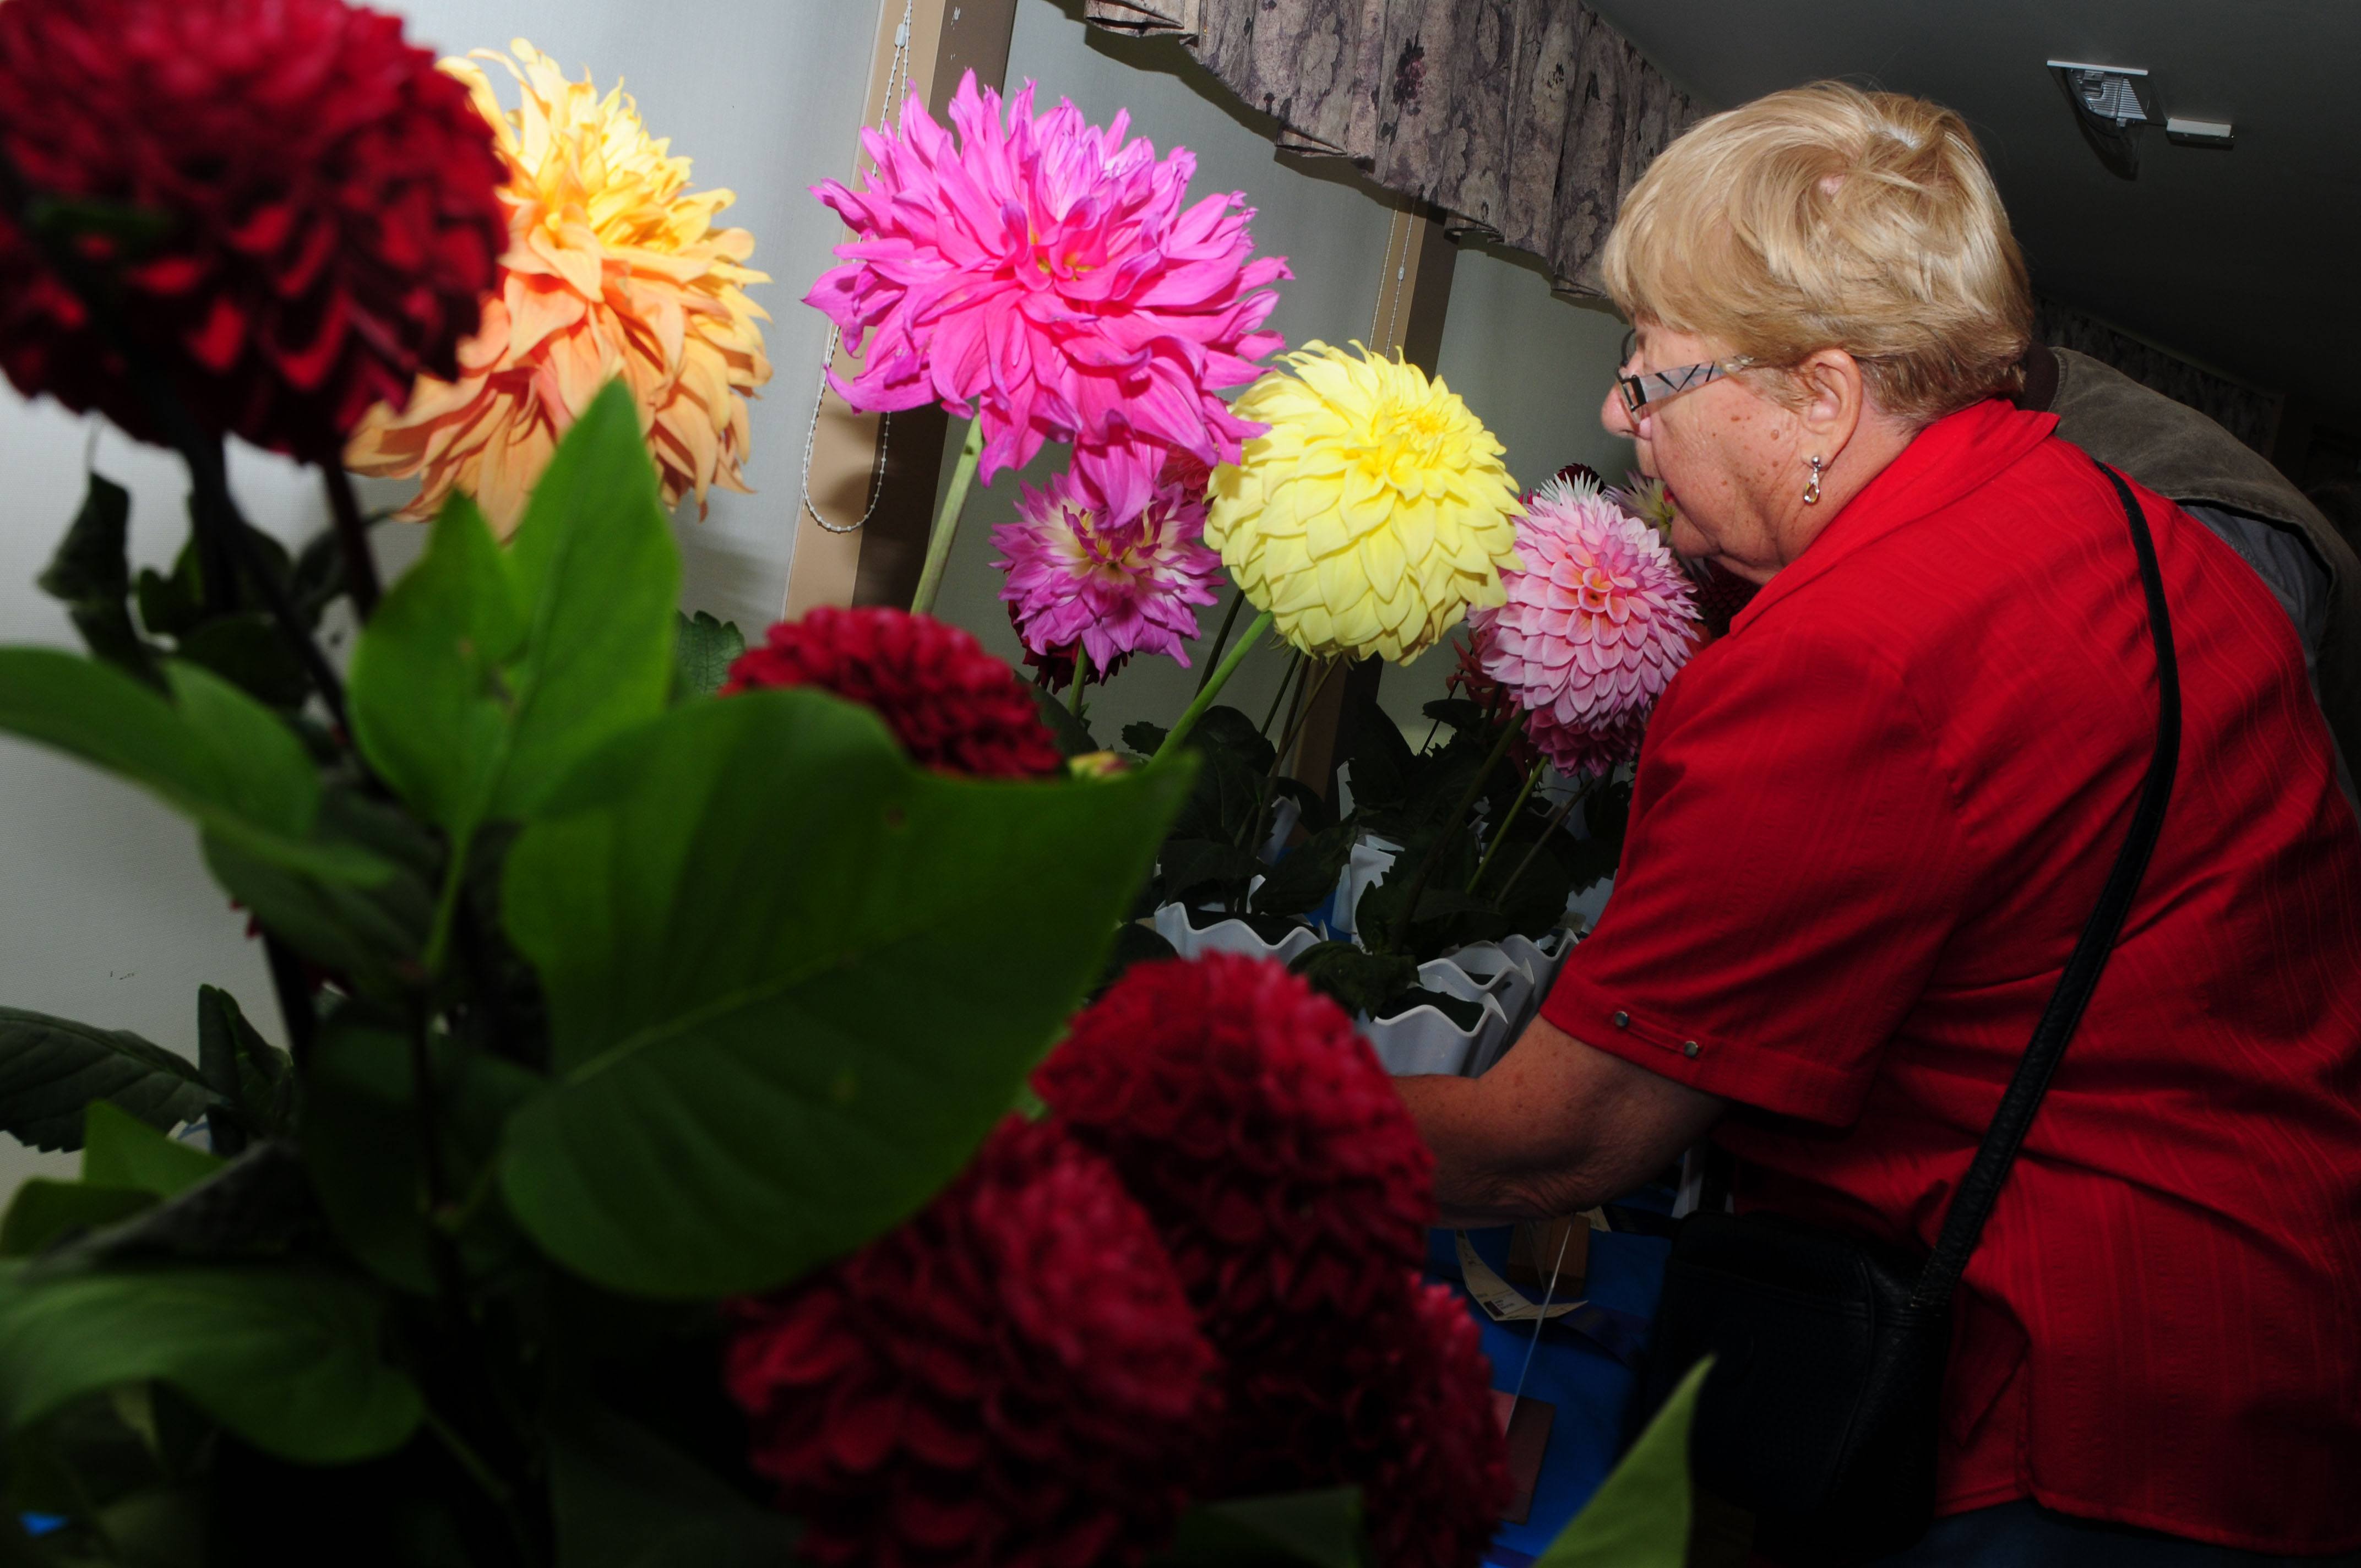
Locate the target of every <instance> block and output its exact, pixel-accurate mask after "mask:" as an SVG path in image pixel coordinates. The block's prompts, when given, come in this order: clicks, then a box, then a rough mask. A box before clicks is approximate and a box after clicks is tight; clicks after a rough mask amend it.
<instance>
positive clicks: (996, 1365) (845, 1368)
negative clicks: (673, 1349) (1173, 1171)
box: [726, 1117, 1218, 1568]
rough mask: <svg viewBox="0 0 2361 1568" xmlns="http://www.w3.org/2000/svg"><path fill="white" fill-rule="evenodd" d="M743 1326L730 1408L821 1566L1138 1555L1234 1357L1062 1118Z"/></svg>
mask: <svg viewBox="0 0 2361 1568" xmlns="http://www.w3.org/2000/svg"><path fill="white" fill-rule="evenodd" d="M734 1311H735V1315H736V1316H737V1318H738V1320H739V1324H740V1326H739V1328H738V1330H737V1332H736V1334H735V1337H734V1338H733V1341H732V1343H731V1344H730V1350H729V1354H728V1359H727V1363H726V1369H727V1378H728V1383H729V1388H730V1397H731V1398H734V1399H736V1400H737V1401H738V1403H739V1404H740V1405H741V1406H742V1407H743V1408H744V1409H745V1410H746V1411H747V1413H748V1414H749V1415H750V1416H751V1417H752V1422H753V1429H754V1453H753V1463H754V1467H755V1468H756V1469H757V1470H758V1471H760V1472H761V1473H763V1475H767V1476H769V1477H771V1478H772V1479H773V1480H774V1481H776V1482H777V1483H778V1484H779V1486H780V1488H781V1490H782V1493H783V1500H784V1502H785V1505H786V1507H787V1508H790V1509H792V1510H793V1511H794V1512H795V1513H796V1515H797V1517H799V1518H800V1519H803V1521H804V1525H805V1533H804V1537H803V1548H802V1550H803V1552H804V1553H805V1554H806V1555H807V1556H809V1557H812V1558H814V1559H815V1560H817V1561H818V1562H821V1563H853V1562H860V1563H882V1564H895V1565H906V1568H917V1565H923V1564H931V1563H996V1564H1013V1565H1016V1568H1030V1565H1032V1564H1043V1565H1053V1568H1086V1565H1090V1564H1097V1563H1114V1564H1128V1563H1137V1562H1138V1561H1139V1560H1140V1558H1141V1557H1142V1556H1143V1555H1145V1554H1146V1553H1147V1552H1149V1551H1152V1550H1154V1549H1155V1548H1156V1547H1158V1546H1159V1545H1161V1544H1162V1543H1163V1541H1165V1540H1166V1539H1168V1538H1169V1537H1170V1534H1171V1531H1172V1527H1173V1525H1174V1523H1175V1522H1176V1521H1177V1520H1178V1519H1180V1511H1181V1509H1182V1508H1185V1507H1186V1506H1187V1504H1188V1501H1189V1498H1190V1497H1191V1493H1192V1490H1193V1488H1192V1485H1191V1484H1192V1483H1193V1482H1194V1481H1195V1480H1196V1479H1197V1478H1198V1475H1199V1474H1200V1469H1199V1466H1200V1464H1201V1462H1202V1453H1203V1447H1202V1444H1203V1442H1204V1440H1205V1437H1206V1435H1207V1431H1206V1429H1207V1421H1208V1418H1210V1417H1211V1416H1212V1414H1213V1411H1214V1409H1216V1407H1217V1398H1218V1397H1217V1395H1216V1394H1215V1392H1214V1388H1213V1379H1212V1374H1213V1367H1214V1360H1213V1351H1212V1350H1211V1349H1210V1348H1208V1347H1207V1345H1206V1343H1205V1342H1204V1340H1203V1339H1202V1337H1201V1336H1200V1335H1199V1333H1198V1332H1197V1328H1196V1324H1195V1322H1194V1321H1193V1320H1192V1319H1191V1315H1190V1311H1189V1303H1188V1300H1187V1299H1186V1298H1185V1297H1184V1296H1182V1294H1181V1292H1180V1282H1179V1280H1177V1279H1176V1278H1175V1277H1173V1273H1172V1266H1171V1263H1170V1260H1169V1259H1167V1257H1166V1256H1165V1255H1164V1249H1163V1247H1162V1245H1160V1244H1159V1242H1158V1241H1157V1238H1156V1233H1155V1231H1154V1230H1153V1229H1152V1228H1151V1227H1150V1226H1149V1224H1148V1219H1147V1216H1146V1215H1144V1214H1142V1213H1141V1212H1140V1211H1139V1208H1138V1205H1137V1204H1136V1203H1134V1202H1133V1201H1132V1200H1131V1199H1130V1198H1129V1197H1128V1196H1126V1193H1125V1191H1124V1190H1123V1186H1122V1183H1121V1182H1119V1181H1118V1180H1117V1179H1115V1172H1114V1171H1113V1170H1112V1169H1111V1168H1109V1167H1108V1166H1107V1164H1106V1163H1105V1162H1104V1160H1102V1159H1101V1158H1100V1157H1098V1156H1096V1155H1094V1154H1092V1153H1091V1152H1090V1151H1089V1150H1087V1149H1084V1148H1083V1147H1082V1146H1080V1145H1078V1144H1076V1143H1074V1142H1073V1141H1072V1140H1071V1139H1070V1138H1068V1137H1067V1136H1065V1135H1063V1134H1062V1133H1061V1132H1060V1130H1059V1129H1057V1128H1056V1127H1055V1126H1054V1125H1051V1124H1028V1123H1026V1122H1024V1121H1021V1120H1019V1119H1017V1118H1015V1117H1012V1118H1010V1119H1009V1120H1008V1121H1006V1122H1005V1123H1003V1124H1001V1126H1000V1128H999V1130H998V1131H997V1132H995V1133H994V1135H993V1136H992V1138H991V1139H990V1140H989V1141H988V1142H986V1144H985V1145H984V1146H983V1152H982V1153H980V1154H979V1155H978V1156H977V1157H976V1161H975V1164H974V1165H973V1166H972V1168H970V1169H969V1171H968V1173H967V1174H966V1175H965V1176H963V1177H961V1179H959V1180H958V1181H957V1182H955V1183H953V1184H952V1185H951V1187H950V1188H949V1189H948V1190H945V1191H944V1192H943V1194H942V1195H941V1196H940V1197H939V1198H937V1199H936V1200H935V1201H934V1203H933V1204H932V1205H931V1206H929V1207H928V1209H926V1210H925V1211H924V1212H921V1213H920V1214H919V1215H918V1216H917V1218H916V1219H914V1220H912V1221H911V1222H909V1223H907V1224H906V1225H904V1226H902V1227H901V1228H900V1229H898V1230H895V1231H893V1232H891V1233H889V1234H886V1235H885V1236H884V1237H882V1238H880V1239H879V1240H877V1241H875V1242H873V1243H872V1244H870V1245H868V1246H867V1247H865V1248H863V1249H862V1251H860V1252H858V1253H856V1254H854V1255H852V1256H851V1257H850V1258H847V1259H845V1260H844V1261H843V1262H841V1263H839V1264H837V1265H835V1266H832V1267H830V1268H829V1269H828V1270H826V1271H825V1272H823V1273H821V1274H819V1275H818V1276H816V1277H813V1278H810V1279H808V1280H807V1281H805V1282H803V1283H802V1284H800V1285H798V1286H796V1287H795V1288H793V1289H792V1290H790V1291H788V1292H787V1293H785V1294H784V1295H782V1296H780V1297H777V1298H775V1299H767V1300H758V1301H745V1302H741V1303H738V1304H737V1305H736V1307H735V1309H734Z"/></svg>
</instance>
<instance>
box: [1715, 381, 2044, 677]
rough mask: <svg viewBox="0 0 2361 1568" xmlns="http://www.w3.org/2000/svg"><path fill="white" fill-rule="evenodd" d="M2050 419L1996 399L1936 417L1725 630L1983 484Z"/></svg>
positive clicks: (2024, 450) (2026, 448)
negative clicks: (1946, 415) (1945, 415)
mask: <svg viewBox="0 0 2361 1568" xmlns="http://www.w3.org/2000/svg"><path fill="white" fill-rule="evenodd" d="M2057 425H2058V416H2057V415H2056V414H2049V413H2030V412H2027V411H2025V410H2022V409H2018V408H2015V407H2012V406H2011V405H2010V404H2008V403H2006V402H2004V401H2002V400H2000V399H1998V398H1991V399H1987V400H1984V401H1982V402H1980V403H1976V404H1973V405H1971V406H1970V407H1968V408H1964V409H1961V410H1960V411H1959V412H1958V413H1955V414H1951V415H1949V416H1948V417H1946V418H1943V419H1938V420H1937V421H1936V422H1934V423H1933V424H1930V425H1928V426H1927V428H1926V429H1924V430H1922V431H1920V432H1919V433H1918V434H1917V437H1916V439H1915V440H1913V441H1912V442H1911V443H1910V444H1909V445H1907V446H1905V447H1904V448H1903V449H1902V453H1901V455H1899V456H1897V457H1895V458H1894V461H1893V462H1891V463H1889V464H1887V465H1886V466H1885V468H1884V471H1883V472H1882V473H1880V474H1879V475H1878V476H1877V477H1875V478H1873V479H1872V480H1870V482H1869V484H1868V485H1867V487H1865V488H1863V489H1862V490H1861V493H1860V494H1859V495H1857V496H1855V497H1853V499H1851V500H1850V501H1849V502H1847V503H1846V505H1845V509H1844V510H1842V511H1840V512H1839V513H1837V515H1836V516H1834V517H1832V518H1830V519H1829V520H1828V526H1827V527H1825V528H1823V529H1822V530H1821V531H1820V533H1819V537H1817V539H1815V540H1813V541H1812V542H1811V543H1809V544H1807V545H1806V546H1805V547H1804V553H1803V554H1801V555H1798V556H1797V557H1796V558H1795V560H1793V561H1791V562H1789V563H1788V564H1787V565H1785V566H1784V567H1783V568H1781V570H1780V571H1779V573H1778V574H1777V575H1776V576H1773V578H1772V579H1771V580H1770V581H1769V582H1768V583H1765V584H1764V585H1763V591H1762V592H1761V593H1758V594H1756V595H1755V596H1754V598H1753V600H1752V602H1751V603H1749V604H1748V605H1747V607H1746V608H1745V609H1741V610H1740V611H1739V612H1738V613H1737V614H1736V615H1734V616H1732V617H1731V618H1730V631H1731V633H1732V634H1733V635H1735V634H1736V633H1738V632H1741V631H1743V630H1746V629H1747V628H1748V627H1749V626H1752V624H1753V623H1754V622H1755V621H1757V620H1761V619H1762V617H1763V612H1764V611H1765V610H1767V609H1770V608H1771V607H1772V606H1773V605H1774V604H1777V603H1779V602H1780V601H1781V600H1783V599H1786V598H1793V597H1794V596H1795V594H1796V593H1797V592H1799V591H1801V590H1802V589H1803V588H1805V587H1808V586H1809V585H1810V584H1812V583H1814V582H1816V581H1817V580H1818V579H1819V578H1821V577H1824V576H1828V573H1829V572H1831V571H1833V570H1834V569H1835V568H1836V567H1838V566H1839V565H1842V564H1843V563H1844V562H1846V561H1848V560H1850V559H1851V558H1852V557H1853V556H1854V555H1857V554H1860V553H1861V551H1863V550H1865V549H1867V548H1868V547H1869V546H1870V545H1872V544H1874V543H1877V542H1878V541H1879V540H1881V539H1883V538H1884V537H1885V536H1886V535H1887V534H1889V533H1892V532H1894V530H1896V529H1898V528H1901V527H1903V526H1904V525H1905V524H1907V523H1912V522H1916V521H1918V519H1920V518H1922V517H1925V516H1927V514H1928V513H1929V512H1933V511H1938V510H1941V509H1942V508H1944V507H1947V506H1949V505H1950V504H1951V503H1952V502H1953V501H1956V500H1958V499H1960V497H1962V496H1965V495H1967V494H1968V493H1969V492H1970V491H1971V490H1974V489H1976V488H1980V487H1981V486H1982V485H1984V484H1985V483H1987V482H1988V481H1990V480H1991V479H1993V477H1996V476H1997V475H1999V474H2000V473H2001V472H2002V471H2003V470H2004V469H2005V468H2008V467H2010V466H2013V465H2015V463H2016V462H2017V461H2018V460H2019V459H2021V458H2023V457H2024V456H2025V455H2026V454H2028V453H2030V452H2031V451H2032V450H2033V449H2034V448H2035V447H2037V446H2038V445H2040V444H2042V443H2043V442H2044V441H2047V440H2048V438H2049V433H2050V432H2051V431H2052V430H2054V429H2056V428H2057Z"/></svg>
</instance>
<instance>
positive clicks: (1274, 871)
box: [1254, 817, 1358, 915]
mask: <svg viewBox="0 0 2361 1568" xmlns="http://www.w3.org/2000/svg"><path fill="white" fill-rule="evenodd" d="M1357 831H1358V825H1357V824H1356V823H1355V822H1354V821H1353V820H1352V819H1351V818H1350V817H1347V818H1345V820H1343V821H1341V822H1336V823H1333V824H1331V825H1330V826H1329V827H1327V828H1323V830H1321V831H1320V832H1317V833H1314V834H1313V835H1312V837H1311V838H1309V839H1305V840H1304V841H1303V842H1302V843H1301V844H1298V845H1297V846H1296V847H1295V848H1294V849H1293V850H1291V851H1290V852H1289V853H1288V854H1287V855H1286V856H1285V857H1284V858H1283V859H1282V860H1280V861H1279V864H1278V865H1276V866H1274V867H1272V868H1271V872H1270V876H1269V877H1268V880H1266V881H1265V882H1264V883H1263V884H1262V885H1261V886H1260V887H1258V888H1257V889H1255V895H1254V906H1255V910H1256V912H1257V913H1258V914H1263V915H1301V914H1302V913H1303V912H1304V911H1306V910H1308V909H1316V908H1318V907H1319V906H1320V903H1321V901H1322V900H1323V899H1324V898H1326V897H1327V896H1328V895H1329V894H1332V893H1334V892H1335V891H1336V879H1337V878H1338V877H1339V876H1341V875H1343V874H1344V871H1345V861H1349V860H1351V859H1352V857H1353V839H1354V836H1355V834H1356V832H1357Z"/></svg>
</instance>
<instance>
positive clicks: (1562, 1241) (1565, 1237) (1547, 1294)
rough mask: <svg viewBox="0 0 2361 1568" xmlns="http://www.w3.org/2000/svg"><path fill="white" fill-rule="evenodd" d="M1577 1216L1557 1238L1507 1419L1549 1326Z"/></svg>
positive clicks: (1522, 1393) (1511, 1417) (1511, 1415)
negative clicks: (1558, 1282) (1539, 1307)
mask: <svg viewBox="0 0 2361 1568" xmlns="http://www.w3.org/2000/svg"><path fill="white" fill-rule="evenodd" d="M1579 1223H1582V1221H1581V1219H1580V1217H1579V1216H1576V1218H1575V1219H1572V1220H1568V1221H1565V1231H1564V1232H1563V1233H1561V1234H1559V1236H1558V1238H1557V1262H1555V1263H1553V1264H1551V1265H1550V1277H1549V1286H1548V1288H1546V1289H1544V1290H1543V1292H1542V1310H1540V1311H1538V1312H1536V1313H1534V1314H1533V1337H1532V1339H1531V1340H1530V1341H1528V1342H1526V1344H1525V1361H1524V1365H1521V1366H1520V1367H1518V1368H1517V1388H1516V1392H1515V1393H1513V1394H1510V1396H1509V1420H1512V1421H1513V1420H1516V1419H1517V1401H1518V1400H1520V1399H1521V1398H1524V1397H1525V1374H1526V1373H1528V1372H1531V1371H1532V1369H1533V1352H1534V1351H1536V1350H1539V1349H1540V1348H1541V1343H1542V1330H1543V1329H1544V1328H1546V1327H1548V1326H1549V1310H1550V1298H1551V1297H1553V1296H1554V1295H1556V1294H1557V1271H1558V1270H1559V1269H1560V1268H1561V1267H1563V1266H1565V1248H1566V1244H1567V1243H1568V1242H1571V1241H1572V1240H1574V1227H1575V1226H1576V1224H1579Z"/></svg>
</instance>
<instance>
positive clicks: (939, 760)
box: [9, 0, 1066, 779]
mask: <svg viewBox="0 0 2361 1568" xmlns="http://www.w3.org/2000/svg"><path fill="white" fill-rule="evenodd" d="M9 3H10V4H12V5H13V4H15V3H16V0H9ZM766 686H818V687H819V688H820V689H821V690H823V691H829V692H833V693H835V694H836V695H837V696H840V697H842V698H844V699H845V700H846V701H848V702H857V703H861V704H862V705H863V706H865V707H872V708H874V709H876V711H877V716H878V717H879V718H883V719H884V721H885V727H886V728H887V729H891V730H892V731H893V732H894V733H895V737H896V738H898V739H899V740H901V742H902V745H903V749H904V750H906V751H908V752H909V753H910V758H911V760H912V761H913V762H917V763H918V764H919V765H920V766H921V767H928V768H933V769H936V770H937V771H939V772H941V773H961V774H964V775H966V776H968V777H971V778H983V779H1025V778H1039V777H1042V776H1044V775H1046V774H1050V773H1063V772H1064V771H1065V766H1066V760H1065V758H1064V756H1063V755H1061V754H1060V751H1059V750H1058V742H1057V740H1055V739H1054V738H1053V737H1052V736H1051V735H1050V733H1049V729H1048V728H1047V727H1046V726H1044V725H1043V724H1042V722H1041V714H1040V710H1039V709H1038V708H1037V707H1034V705H1033V696H1032V694H1031V693H1029V692H1028V691H1027V690H1026V689H1025V686H1024V685H1023V683H1021V682H1020V681H1018V679H1017V678H1016V672H1015V671H1014V670H1011V669H1010V668H1009V667H1008V666H1007V665H1005V664H1004V663H1001V662H1000V661H999V660H997V659H995V658H994V657H993V656H992V655H991V654H989V653H987V652H984V651H983V643H981V642H978V641H976V640H975V639H974V638H972V637H971V636H969V635H968V634H967V633H966V632H965V631H962V630H960V629H959V628H958V627H956V626H950V625H948V624H946V623H944V622H942V621H939V620H936V619H935V618H934V617H932V616H929V615H912V614H910V613H909V612H908V611H906V610H899V609H882V608H873V609H816V610H813V611H812V612H811V613H810V614H808V615H807V616H805V617H804V618H803V619H802V620H783V621H781V622H779V623H778V624H777V625H776V626H774V627H772V628H771V630H770V636H769V639H768V641H766V642H765V643H764V645H763V646H762V647H760V648H750V649H748V650H747V651H746V652H744V653H743V654H741V655H740V657H739V659H738V662H737V663H734V664H732V665H730V680H729V683H728V684H727V685H724V686H723V687H722V688H721V693H722V695H723V696H729V695H730V693H732V692H741V691H752V690H755V689H758V688H761V687H766Z"/></svg>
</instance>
